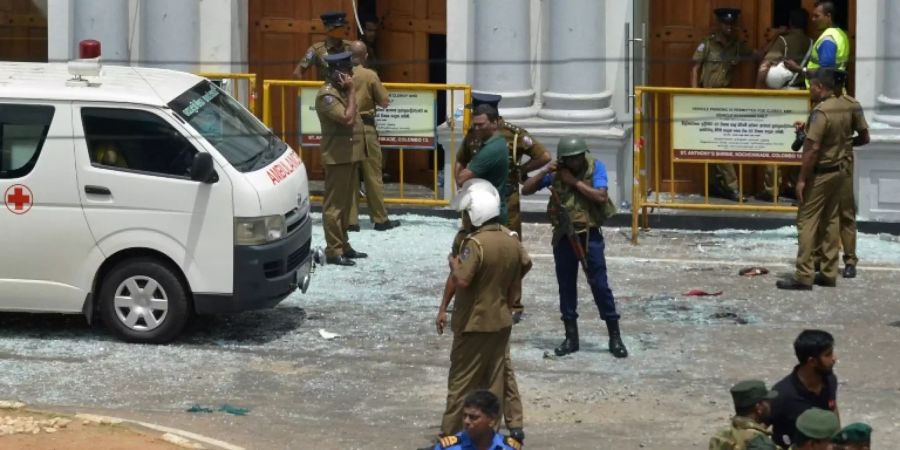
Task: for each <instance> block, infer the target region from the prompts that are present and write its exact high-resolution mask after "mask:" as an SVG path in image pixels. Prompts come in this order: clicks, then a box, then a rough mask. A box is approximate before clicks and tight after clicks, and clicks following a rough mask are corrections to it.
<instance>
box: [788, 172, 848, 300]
mask: <svg viewBox="0 0 900 450" xmlns="http://www.w3.org/2000/svg"><path fill="white" fill-rule="evenodd" d="M844 177H845V174H844V172H843V171H837V172H831V173H824V174H817V175H814V176H813V177H812V179H811V180H810V181H809V182H808V184H807V185H806V189H805V190H804V192H803V203H802V204H800V208H799V209H798V210H797V234H798V240H799V248H798V250H797V271H796V272H795V273H794V279H796V280H797V281H798V282H800V283H803V284H805V285H808V286H809V285H812V283H813V278H814V277H815V263H816V259H818V258H817V257H816V253H820V254H821V257H820V258H821V259H819V263H820V265H821V272H822V275H823V276H825V277H826V278H828V279H829V280H835V279H837V275H838V242H839V240H840V238H839V236H838V234H839V233H838V221H837V215H838V209H839V206H840V199H839V193H840V190H841V188H842V187H843V186H844ZM819 246H820V247H819ZM817 247H819V248H821V250H817Z"/></svg>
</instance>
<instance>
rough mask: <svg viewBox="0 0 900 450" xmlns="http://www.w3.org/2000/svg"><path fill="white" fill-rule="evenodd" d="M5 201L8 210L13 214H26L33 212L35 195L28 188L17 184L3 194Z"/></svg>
mask: <svg viewBox="0 0 900 450" xmlns="http://www.w3.org/2000/svg"><path fill="white" fill-rule="evenodd" d="M3 201H5V202H6V209H8V210H9V211H10V212H12V213H13V214H25V213H27V212H28V211H29V210H31V205H33V204H34V194H32V193H31V189H28V186H25V185H22V184H15V185H12V186H10V187H9V189H7V190H6V193H5V194H3Z"/></svg>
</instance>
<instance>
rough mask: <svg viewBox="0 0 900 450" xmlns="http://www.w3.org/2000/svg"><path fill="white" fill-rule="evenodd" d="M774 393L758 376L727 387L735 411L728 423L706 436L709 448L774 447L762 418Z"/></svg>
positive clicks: (762, 449) (767, 449)
mask: <svg viewBox="0 0 900 450" xmlns="http://www.w3.org/2000/svg"><path fill="white" fill-rule="evenodd" d="M777 396H778V393H777V392H775V391H770V390H769V389H767V388H766V384H765V383H764V382H762V381H760V380H746V381H741V382H740V383H738V384H736V385H734V386H733V387H732V388H731V398H732V399H733V400H734V410H735V413H736V415H735V416H734V417H733V418H732V419H731V426H730V427H728V428H725V429H723V430H721V431H719V432H718V433H716V434H715V435H714V436H713V437H712V438H711V439H710V440H709V450H734V449H738V448H739V449H744V450H776V449H777V448H778V447H777V446H776V445H775V441H773V440H772V434H771V433H770V432H769V429H768V428H769V427H768V425H766V421H767V420H768V418H769V414H770V413H771V410H772V409H771V408H772V406H771V404H770V403H769V402H770V401H771V400H772V399H774V398H775V397H777Z"/></svg>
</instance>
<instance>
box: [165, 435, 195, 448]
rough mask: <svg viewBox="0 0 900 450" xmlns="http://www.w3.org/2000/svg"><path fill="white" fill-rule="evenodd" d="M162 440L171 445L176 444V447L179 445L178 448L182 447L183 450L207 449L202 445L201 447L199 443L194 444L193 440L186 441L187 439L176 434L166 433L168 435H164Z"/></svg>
mask: <svg viewBox="0 0 900 450" xmlns="http://www.w3.org/2000/svg"><path fill="white" fill-rule="evenodd" d="M162 440H164V441H166V442H168V443H171V444H175V445H177V446H179V447H181V448H191V449H203V448H205V447H203V446H202V445H200V444H198V443H196V442H194V441H191V440H189V439H185V438H183V437H181V436H178V435H175V434H172V433H166V434H164V435H162Z"/></svg>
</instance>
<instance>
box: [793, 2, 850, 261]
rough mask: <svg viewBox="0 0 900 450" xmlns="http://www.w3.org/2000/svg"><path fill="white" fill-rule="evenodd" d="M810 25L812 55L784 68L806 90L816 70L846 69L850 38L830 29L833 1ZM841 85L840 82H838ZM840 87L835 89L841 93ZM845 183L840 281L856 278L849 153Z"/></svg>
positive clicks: (840, 212) (820, 7) (841, 209)
mask: <svg viewBox="0 0 900 450" xmlns="http://www.w3.org/2000/svg"><path fill="white" fill-rule="evenodd" d="M812 20H813V23H814V24H815V25H816V27H817V28H818V29H819V30H820V31H821V34H820V35H819V39H818V40H816V43H815V44H813V50H812V54H811V55H810V59H809V63H808V64H807V65H806V67H800V66H799V65H798V64H797V63H796V62H795V61H785V67H787V68H788V69H789V70H791V71H793V72H798V71H799V72H803V74H804V75H807V77H806V79H807V82H806V87H807V88H809V75H810V74H812V73H814V72H815V71H816V70H817V69H819V68H823V67H828V68H832V69H837V70H839V71H846V70H847V62H848V61H849V60H850V38H848V37H847V33H845V32H844V30H842V29H840V28H838V27H836V26H834V2H830V1H825V2H819V3H817V4H816V9H814V10H813V15H812ZM841 84H844V83H841ZM843 88H844V86H841V87H840V88H839V89H838V92H841V91H842V90H844V89H843ZM845 170H847V171H848V173H847V174H846V177H847V179H848V180H849V183H848V184H847V186H849V188H845V189H843V190H842V191H841V192H840V205H839V207H838V216H839V223H840V237H841V248H843V251H844V270H843V272H842V275H843V277H844V278H855V277H856V263H857V262H858V261H859V259H858V258H857V256H856V200H855V199H854V196H853V153H852V151H851V152H850V154H849V155H848V165H847V168H846V169H845Z"/></svg>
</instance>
